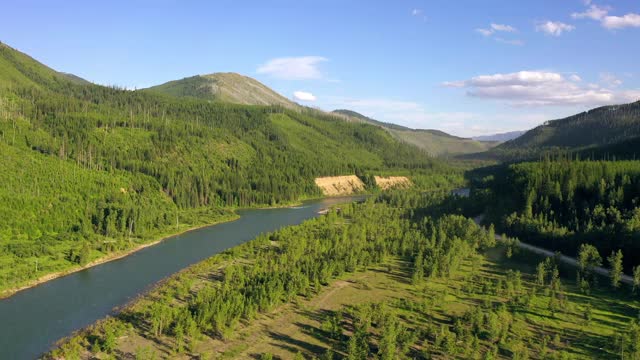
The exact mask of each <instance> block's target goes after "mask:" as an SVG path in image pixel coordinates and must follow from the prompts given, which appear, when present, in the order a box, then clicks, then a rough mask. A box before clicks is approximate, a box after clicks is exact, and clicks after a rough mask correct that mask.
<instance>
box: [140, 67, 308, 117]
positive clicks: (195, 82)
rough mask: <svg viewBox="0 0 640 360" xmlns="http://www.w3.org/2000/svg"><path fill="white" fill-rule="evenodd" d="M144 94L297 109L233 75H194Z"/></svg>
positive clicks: (256, 83) (286, 100)
mask: <svg viewBox="0 0 640 360" xmlns="http://www.w3.org/2000/svg"><path fill="white" fill-rule="evenodd" d="M144 91H149V92H155V93H160V94H166V95H171V96H175V97H190V98H197V99H204V100H210V101H214V102H226V103H233V104H241V105H280V106H284V107H286V108H291V109H293V108H296V107H298V105H297V104H296V103H294V102H292V101H290V100H288V99H287V98H285V97H284V96H282V95H280V94H278V93H277V92H275V91H273V90H271V89H270V88H268V87H267V86H265V85H264V84H262V83H260V82H259V81H257V80H255V79H252V78H250V77H247V76H243V75H240V74H236V73H214V74H209V75H196V76H192V77H188V78H184V79H182V80H175V81H169V82H167V83H164V84H162V85H157V86H153V87H150V88H148V89H144Z"/></svg>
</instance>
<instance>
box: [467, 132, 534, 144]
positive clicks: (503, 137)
mask: <svg viewBox="0 0 640 360" xmlns="http://www.w3.org/2000/svg"><path fill="white" fill-rule="evenodd" d="M525 132H526V131H510V132H505V133H499V134H492V135H482V136H475V137H473V138H472V139H473V140H477V141H482V142H505V141H509V140H513V139H516V138H518V137H520V136H521V135H522V134H524V133H525Z"/></svg>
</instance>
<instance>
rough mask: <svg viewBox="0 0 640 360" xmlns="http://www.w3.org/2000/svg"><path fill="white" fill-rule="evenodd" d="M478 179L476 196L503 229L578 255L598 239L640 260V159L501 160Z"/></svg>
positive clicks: (602, 246) (606, 248)
mask: <svg viewBox="0 0 640 360" xmlns="http://www.w3.org/2000/svg"><path fill="white" fill-rule="evenodd" d="M480 172H484V174H483V175H484V176H482V177H480V178H479V179H477V180H478V181H476V186H477V188H476V189H475V191H474V193H475V194H476V197H475V199H476V201H478V202H480V203H482V204H485V205H486V208H487V215H488V220H489V221H492V222H494V223H495V224H498V225H499V227H500V228H502V229H503V230H504V231H505V232H507V233H508V234H510V235H512V236H517V237H519V238H521V239H526V241H527V242H530V243H533V244H536V245H540V246H543V247H545V248H549V249H553V250H558V251H562V252H563V253H565V254H570V255H576V254H577V253H578V249H579V248H580V245H581V244H591V245H594V246H595V247H596V248H597V249H598V251H599V252H600V254H601V255H602V257H603V258H604V257H607V256H609V255H610V254H611V253H612V252H614V251H618V250H621V251H622V252H623V254H624V265H625V269H626V270H627V271H629V272H630V271H631V268H632V267H633V266H636V265H640V260H639V259H640V210H639V208H638V205H639V204H640V162H638V161H581V160H572V159H570V158H565V159H557V160H552V159H547V160H544V161H540V162H530V163H520V164H514V165H508V166H498V167H496V168H495V169H494V170H491V171H489V172H487V171H486V170H482V171H478V172H477V173H480Z"/></svg>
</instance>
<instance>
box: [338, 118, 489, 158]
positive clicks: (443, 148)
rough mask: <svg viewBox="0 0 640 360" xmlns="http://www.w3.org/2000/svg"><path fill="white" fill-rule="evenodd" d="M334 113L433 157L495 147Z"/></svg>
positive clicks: (442, 134) (427, 131) (434, 131)
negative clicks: (374, 129)
mask: <svg viewBox="0 0 640 360" xmlns="http://www.w3.org/2000/svg"><path fill="white" fill-rule="evenodd" d="M333 113H334V114H339V115H341V116H343V117H345V118H346V119H347V120H351V121H354V122H363V123H368V124H372V125H376V126H379V127H381V128H383V129H385V130H387V131H388V132H389V133H390V134H391V135H392V136H393V137H394V138H396V139H398V140H400V141H401V142H404V143H407V144H411V145H414V146H417V147H418V148H420V149H423V150H425V151H426V152H428V153H429V154H431V155H433V156H450V155H460V154H470V153H479V152H483V151H486V150H488V149H490V148H491V147H493V146H494V144H493V143H486V142H479V141H476V140H472V139H466V138H461V137H457V136H453V135H450V134H447V133H445V132H443V131H440V130H423V129H418V130H414V129H410V128H408V127H405V126H401V125H396V124H391V123H386V122H382V121H378V120H374V119H371V118H369V117H366V116H364V115H362V114H359V113H357V112H355V111H351V110H335V111H333Z"/></svg>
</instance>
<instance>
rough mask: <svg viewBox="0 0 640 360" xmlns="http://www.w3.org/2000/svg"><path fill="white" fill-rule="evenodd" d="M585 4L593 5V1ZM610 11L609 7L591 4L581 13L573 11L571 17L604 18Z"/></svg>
mask: <svg viewBox="0 0 640 360" xmlns="http://www.w3.org/2000/svg"><path fill="white" fill-rule="evenodd" d="M585 5H591V2H589V3H588V4H585ZM608 13H609V8H603V7H599V6H598V5H591V6H589V8H588V9H587V10H586V11H584V12H581V13H573V14H571V17H572V18H574V19H585V18H588V19H592V20H598V21H600V20H602V19H603V18H604V17H605V16H607V14H608Z"/></svg>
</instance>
